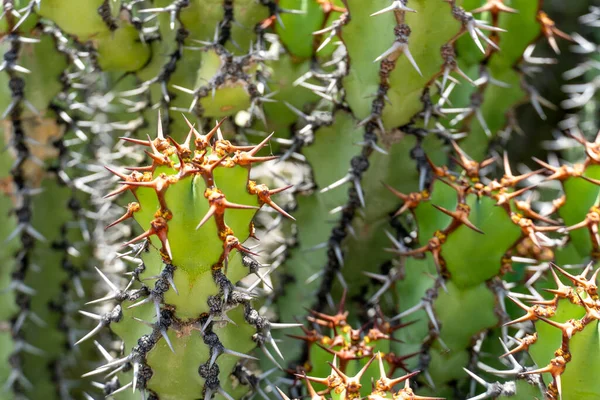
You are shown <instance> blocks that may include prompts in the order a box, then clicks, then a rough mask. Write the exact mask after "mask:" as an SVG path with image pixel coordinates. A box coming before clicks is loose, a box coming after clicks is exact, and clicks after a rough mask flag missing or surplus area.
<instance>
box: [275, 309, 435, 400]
mask: <svg viewBox="0 0 600 400" xmlns="http://www.w3.org/2000/svg"><path fill="white" fill-rule="evenodd" d="M344 303H345V297H344V298H342V301H341V302H340V305H339V307H338V310H337V312H336V313H335V314H334V315H329V314H325V313H322V312H318V311H314V310H309V317H307V320H308V322H309V323H311V324H312V326H313V328H312V329H308V328H306V327H304V326H302V327H301V328H302V331H303V333H304V334H303V335H289V336H291V337H293V338H295V339H299V340H302V341H304V342H305V344H306V345H307V346H308V351H309V354H310V358H309V360H308V361H307V362H306V363H305V364H304V365H303V366H302V367H297V370H296V371H290V372H293V373H294V375H295V377H296V382H297V383H300V382H299V381H304V383H305V385H304V387H305V389H306V391H307V394H308V396H309V398H310V399H314V400H324V399H326V398H332V399H338V398H344V399H355V398H367V399H370V400H378V399H384V398H389V396H392V397H393V398H395V399H407V400H408V399H414V400H417V399H422V400H435V399H437V398H435V397H423V396H418V395H416V394H415V393H414V391H413V389H412V388H411V386H410V381H409V380H410V378H412V377H414V376H415V375H417V374H418V373H419V371H413V372H411V371H410V370H408V369H407V367H406V365H405V363H404V361H405V360H407V359H409V358H411V357H413V356H415V355H416V354H408V355H403V356H399V355H396V354H394V353H393V352H390V351H389V343H390V342H391V341H394V340H395V339H394V338H393V333H394V332H395V331H397V330H398V329H401V328H404V327H406V326H407V325H410V324H396V325H394V324H393V323H391V322H390V321H387V320H386V319H385V318H384V317H383V315H378V316H376V317H375V318H374V322H373V323H370V324H365V325H363V326H362V327H360V328H358V329H353V328H352V326H351V325H350V323H349V322H348V320H347V318H348V314H349V313H348V311H346V310H345V309H344V307H345V305H344ZM329 335H331V336H329ZM332 356H333V362H329V361H327V362H325V361H326V360H328V359H330V358H331V357H332ZM374 362H376V364H377V368H376V367H375V365H374V366H373V367H371V365H372V364H373V363H374ZM353 363H354V364H353ZM321 364H323V365H321ZM324 364H327V365H328V366H329V367H330V368H331V372H330V373H329V375H328V376H325V377H321V376H319V375H317V376H314V375H315V374H321V373H323V372H325V370H324V368H323V367H324ZM351 364H352V365H351ZM375 369H377V371H376V372H375V371H374V370H375ZM398 370H404V372H405V374H404V375H402V376H398V377H394V375H397V374H396V372H397V371H398ZM351 371H355V372H356V373H355V374H354V375H352V376H350V375H348V374H350V373H351ZM377 374H378V376H379V377H378V378H376V376H377ZM369 377H370V378H371V381H370V382H369ZM401 383H404V387H402V388H400V389H398V390H395V389H394V387H395V386H396V385H398V384H401ZM313 384H316V385H318V388H319V389H321V388H322V389H321V390H319V391H318V392H317V390H315V387H314V386H313ZM369 387H370V388H371V390H370V393H369V390H368V389H369ZM278 391H279V393H280V394H281V395H282V396H283V398H284V399H287V398H288V397H287V396H286V395H285V394H284V393H283V391H281V390H280V389H278ZM326 396H328V397H326Z"/></svg>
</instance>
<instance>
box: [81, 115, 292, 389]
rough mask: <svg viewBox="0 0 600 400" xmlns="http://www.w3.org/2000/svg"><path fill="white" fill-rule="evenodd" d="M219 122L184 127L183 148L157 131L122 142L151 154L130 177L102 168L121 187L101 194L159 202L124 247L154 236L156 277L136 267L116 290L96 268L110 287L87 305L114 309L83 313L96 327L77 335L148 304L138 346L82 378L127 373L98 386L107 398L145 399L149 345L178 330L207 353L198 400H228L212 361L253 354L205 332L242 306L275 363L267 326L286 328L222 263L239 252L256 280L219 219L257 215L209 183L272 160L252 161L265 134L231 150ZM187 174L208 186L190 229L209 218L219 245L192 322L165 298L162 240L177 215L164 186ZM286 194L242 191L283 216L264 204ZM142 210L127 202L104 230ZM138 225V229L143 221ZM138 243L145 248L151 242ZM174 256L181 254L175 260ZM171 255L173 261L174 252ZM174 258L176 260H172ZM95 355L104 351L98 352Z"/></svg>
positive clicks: (169, 266)
mask: <svg viewBox="0 0 600 400" xmlns="http://www.w3.org/2000/svg"><path fill="white" fill-rule="evenodd" d="M222 122H223V121H221V122H220V123H218V124H217V125H216V126H215V127H214V128H213V129H212V130H211V131H210V132H209V133H207V134H206V135H202V134H200V133H199V132H198V131H197V130H196V129H195V128H194V126H193V125H192V124H191V123H188V124H189V128H190V131H189V134H188V135H187V138H186V140H185V141H184V142H182V143H178V142H177V141H175V140H173V139H172V138H171V137H167V138H165V136H164V135H163V133H162V130H161V129H160V128H159V131H158V136H157V138H156V139H150V138H148V140H147V141H142V140H138V139H132V138H124V140H126V141H128V142H133V143H135V144H136V145H142V146H145V147H148V148H149V150H150V151H146V154H147V155H148V156H149V157H150V158H151V159H152V165H150V166H148V167H135V168H132V169H133V171H132V172H131V173H130V174H129V175H125V174H122V173H120V172H117V171H116V170H112V169H110V168H109V170H110V171H111V172H113V173H114V174H115V175H117V176H118V177H119V178H121V179H122V181H121V182H120V183H121V186H120V187H119V188H118V189H116V190H115V191H113V192H111V193H109V194H108V195H107V197H112V196H114V195H117V194H120V193H123V192H126V191H132V192H133V193H134V195H136V197H137V193H136V192H137V190H138V188H150V189H152V190H153V191H154V193H155V195H156V198H157V200H158V209H157V210H156V213H155V214H154V218H153V219H152V220H151V221H150V222H149V228H148V229H147V230H146V231H145V232H144V233H142V234H141V235H139V236H137V237H135V238H134V239H132V240H130V241H128V242H127V243H125V246H133V247H139V246H141V247H140V249H141V250H142V249H144V248H147V247H146V246H148V245H143V244H136V243H138V242H141V241H142V240H143V239H149V238H150V237H151V236H156V237H157V238H158V241H159V243H160V245H161V248H160V251H159V253H160V258H162V260H163V263H164V267H163V268H162V271H161V272H160V274H159V275H158V276H156V277H142V276H140V275H141V274H143V273H144V268H145V266H144V264H143V263H142V264H141V269H136V271H134V274H133V277H132V280H131V281H130V283H129V285H128V287H127V288H126V289H125V290H120V289H118V287H117V286H116V285H114V284H113V283H112V282H111V281H110V280H109V279H108V278H107V277H106V276H105V275H104V274H103V273H102V272H101V271H99V270H98V272H99V273H100V276H101V277H102V279H103V280H104V281H105V282H106V283H107V284H108V285H109V286H110V288H111V293H110V294H109V295H108V296H106V297H103V298H101V299H99V300H97V301H94V302H92V303H97V302H104V301H113V300H116V301H117V302H118V303H119V304H118V305H117V306H115V307H114V308H113V309H112V310H111V311H108V312H107V313H105V314H103V315H99V314H94V313H88V312H85V314H86V315H87V316H89V317H90V318H92V319H95V320H97V321H98V322H97V326H96V327H95V328H94V329H93V330H92V331H91V332H89V333H88V334H87V335H85V336H84V337H83V338H81V339H80V341H79V342H82V341H84V340H87V339H90V338H91V337H93V336H94V335H96V334H97V333H98V332H100V331H101V329H102V328H103V327H106V326H110V325H111V324H112V323H119V322H120V321H121V320H122V318H124V316H123V307H124V305H123V302H130V303H131V305H129V306H128V307H127V309H131V308H134V307H139V306H143V305H144V304H148V303H149V304H152V305H153V309H154V310H155V317H156V322H154V323H150V322H146V321H143V320H139V322H140V323H143V324H146V325H148V327H150V328H151V329H152V333H150V334H147V335H144V336H143V337H141V338H140V339H139V340H138V345H137V346H135V347H133V348H132V349H131V351H130V352H129V353H128V354H127V355H125V356H123V357H121V358H118V359H113V358H111V359H108V358H107V361H108V362H107V363H106V364H105V365H102V366H100V367H98V368H97V369H96V370H94V371H92V372H91V373H90V374H86V375H96V374H102V373H109V375H114V374H115V373H117V372H121V371H126V370H128V369H130V368H131V369H132V371H133V376H132V380H131V382H129V383H127V384H124V385H120V384H119V385H115V382H112V381H111V382H112V383H110V382H109V383H107V384H97V385H98V386H99V387H101V388H102V389H103V390H104V391H105V394H111V395H114V394H117V393H120V392H121V391H124V390H126V389H127V388H133V389H134V390H136V389H139V390H140V391H141V392H142V395H145V392H146V390H147V383H148V381H149V379H150V378H151V377H152V376H153V374H154V372H153V371H152V367H151V365H150V364H149V363H148V362H147V354H148V352H150V351H151V350H152V349H153V348H154V347H155V345H156V343H157V342H158V341H159V340H161V338H162V339H163V340H164V341H165V342H166V343H167V345H168V347H169V348H170V349H171V350H172V351H175V349H174V346H173V344H172V341H171V339H169V336H168V331H169V330H174V331H175V332H180V331H182V330H184V329H187V330H193V331H199V332H200V333H201V335H202V338H203V341H204V343H205V344H206V345H207V346H208V348H209V349H210V358H209V360H208V361H206V362H205V363H203V360H198V366H199V367H198V368H199V369H198V373H199V374H200V376H201V377H202V378H203V379H204V380H205V385H204V398H211V396H212V395H213V393H215V392H219V393H221V394H222V395H223V396H225V397H227V398H229V395H228V394H227V392H226V391H225V389H224V388H223V385H222V384H220V383H219V374H220V370H219V364H218V363H217V362H216V361H217V358H218V357H219V356H220V355H221V354H230V355H233V356H236V357H241V358H252V357H251V356H249V355H246V354H244V353H240V352H237V351H235V350H231V349H226V348H225V347H224V346H223V344H222V343H221V342H220V341H219V337H218V336H217V335H216V334H215V333H214V332H213V331H212V328H213V325H214V324H215V323H219V324H222V323H226V324H227V323H233V321H232V320H231V318H230V317H229V316H228V315H227V313H228V312H230V311H231V310H232V309H234V308H236V307H242V308H243V318H244V320H245V322H246V323H248V324H249V325H250V326H253V327H255V329H256V333H255V334H254V335H253V336H252V341H254V342H255V343H256V345H257V347H260V348H261V349H262V350H263V351H264V353H265V354H266V355H267V356H268V357H269V358H270V359H272V360H273V361H274V362H276V361H275V358H274V357H273V356H272V355H271V353H270V352H269V350H268V349H267V348H266V345H267V344H270V345H271V346H272V347H273V348H274V350H275V351H276V352H277V354H279V355H281V352H280V351H279V349H278V347H277V345H276V344H275V342H274V341H273V338H272V336H271V334H270V329H274V328H282V327H286V326H289V325H286V324H271V323H269V321H268V320H266V319H265V318H264V317H262V316H260V315H259V314H258V312H257V311H256V310H255V309H253V308H252V306H251V305H250V300H251V299H252V289H253V287H250V288H245V289H244V288H242V287H236V286H234V285H233V284H232V283H231V282H230V280H229V279H228V278H227V276H226V274H227V265H228V260H229V259H230V258H231V256H232V255H233V254H234V251H237V252H239V253H240V254H241V255H242V262H243V264H244V265H245V266H246V267H247V268H248V270H249V272H250V273H255V274H257V275H258V269H259V268H260V264H259V263H258V262H256V261H255V260H254V259H253V258H252V255H255V253H253V252H251V251H250V250H249V249H248V248H246V247H244V245H243V244H242V243H243V241H244V240H245V238H242V239H238V238H237V237H236V236H235V234H234V232H233V230H232V229H231V228H230V227H229V226H227V224H226V223H225V220H224V214H225V213H226V210H227V209H251V210H256V209H257V208H258V207H256V206H253V205H243V204H236V203H233V202H230V201H228V200H227V199H226V196H225V194H224V193H223V192H222V191H221V190H220V189H218V188H217V186H215V184H216V182H215V177H214V174H213V172H214V171H215V169H217V168H219V167H221V168H233V167H236V166H242V167H246V168H249V167H250V165H252V164H254V163H257V162H262V161H266V160H270V159H272V157H271V156H266V157H263V156H257V153H258V152H259V150H260V149H262V148H263V146H264V145H265V144H266V143H267V142H268V140H269V139H270V137H267V138H266V139H265V140H264V141H263V142H261V143H260V144H259V145H256V146H235V145H233V144H231V143H230V142H229V141H227V140H224V139H223V137H222V134H221V132H220V126H221V123H222ZM159 127H160V123H159ZM215 136H217V138H215V139H214V138H213V137H215ZM192 138H193V139H194V140H193V143H194V145H195V149H193V150H192V148H191V147H190V146H191V144H192ZM165 167H166V168H167V169H170V170H172V171H173V172H176V173H174V174H167V173H165V172H166V171H167V169H165ZM157 169H160V171H155V170H157ZM161 171H165V172H161ZM193 176H199V177H202V178H203V180H204V182H205V183H206V187H207V188H206V191H205V193H204V197H205V198H206V201H207V202H208V211H207V213H206V215H205V216H204V217H203V218H202V219H201V220H200V221H197V226H196V229H201V228H202V227H203V226H204V225H205V224H207V223H208V222H209V221H214V223H215V225H216V226H217V228H218V233H217V235H218V237H219V239H220V240H221V241H222V242H223V246H222V247H223V248H222V252H221V254H220V256H219V257H217V258H216V259H217V262H216V263H215V264H213V265H212V266H211V267H210V270H209V271H207V272H206V273H208V274H211V275H212V278H213V280H214V284H215V285H216V287H217V288H218V292H217V293H216V294H215V295H209V296H207V298H206V302H207V308H208V312H207V313H203V314H202V315H199V316H198V317H197V318H194V319H192V320H185V319H182V318H180V317H179V316H178V314H177V311H176V310H175V309H174V308H173V307H172V306H170V305H169V304H168V303H167V302H166V301H165V293H166V292H167V291H169V290H171V289H173V291H175V293H177V294H178V293H179V292H178V291H177V288H176V287H175V281H174V273H175V271H176V268H177V267H176V266H174V265H173V263H172V258H173V257H174V256H173V252H172V250H171V247H172V246H171V244H170V242H169V220H171V218H172V215H173V214H172V213H173V212H176V211H175V209H173V207H175V208H178V207H179V206H178V205H173V204H171V207H172V208H169V205H168V204H167V200H166V197H165V196H166V193H167V191H168V188H169V187H170V186H171V185H176V184H177V183H178V182H179V181H180V180H183V179H185V178H190V179H191V177H193ZM285 189H286V188H282V189H277V190H269V189H268V188H267V187H266V186H265V185H261V184H257V183H255V182H253V181H250V180H249V181H248V184H247V187H246V190H247V192H248V193H249V194H251V195H255V196H256V197H257V203H258V204H259V205H263V204H268V205H270V206H271V207H273V208H275V209H276V210H278V211H279V212H281V213H282V214H283V215H285V216H288V217H291V216H290V215H289V214H287V212H286V211H285V210H283V209H281V208H280V207H279V206H278V205H277V204H276V203H274V201H273V200H272V199H271V196H272V195H275V194H277V193H279V192H281V191H282V190H285ZM173 201H174V200H173ZM149 206H150V205H147V206H146V207H149ZM143 208H144V204H143V200H140V202H139V203H138V202H132V203H129V204H128V206H127V211H126V213H125V214H124V215H123V216H122V217H120V218H119V219H117V220H116V221H114V222H113V223H111V224H109V227H113V226H115V225H117V224H119V223H121V222H123V221H125V220H127V219H129V218H132V217H134V218H135V216H136V213H137V212H140V210H142V209H143ZM138 222H140V223H141V224H142V225H145V222H144V221H138ZM250 231H251V232H252V228H250ZM142 243H144V242H142ZM145 243H148V244H150V241H148V242H145ZM150 246H152V245H150ZM140 254H141V253H140ZM179 256H180V257H181V255H179ZM208 256H209V258H210V257H212V255H208ZM175 257H177V254H176V255H175ZM202 258H203V255H202V254H199V255H198V262H200V261H201V259H202ZM175 259H176V260H177V258H175ZM185 267H186V268H191V267H194V265H191V266H190V265H186V266H185ZM258 276H259V278H260V279H262V278H263V277H264V275H258ZM148 279H151V280H154V288H151V287H149V286H148V285H147V283H145V282H144V281H145V280H148ZM135 281H137V282H138V284H141V287H138V286H140V285H136V288H133V289H131V287H132V285H133V283H134V282H135ZM259 282H260V281H259ZM126 350H127V349H126ZM102 352H103V353H104V354H108V353H107V352H106V351H105V350H103V351H102ZM159 379H160V377H159ZM165 379H166V377H165ZM148 392H150V393H152V391H151V390H150V389H148ZM155 395H158V396H160V393H155ZM199 395H200V394H199Z"/></svg>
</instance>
